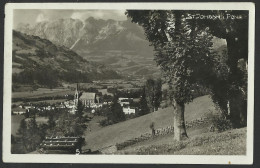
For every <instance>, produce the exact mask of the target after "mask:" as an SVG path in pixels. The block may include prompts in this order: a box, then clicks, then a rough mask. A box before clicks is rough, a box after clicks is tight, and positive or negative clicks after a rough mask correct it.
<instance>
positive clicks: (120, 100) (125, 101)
mask: <svg viewBox="0 0 260 168" xmlns="http://www.w3.org/2000/svg"><path fill="white" fill-rule="evenodd" d="M132 101H133V98H124V97H120V98H118V103H119V104H120V105H121V106H122V107H123V106H125V105H129V104H130V102H132Z"/></svg>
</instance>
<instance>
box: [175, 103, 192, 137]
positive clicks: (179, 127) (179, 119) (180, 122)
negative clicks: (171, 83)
mask: <svg viewBox="0 0 260 168" xmlns="http://www.w3.org/2000/svg"><path fill="white" fill-rule="evenodd" d="M184 107H185V105H184V103H183V102H181V103H177V102H176V101H174V121H173V122H174V123H173V124H174V140H177V141H180V140H182V139H184V138H188V136H187V133H186V127H185V121H184V110H185V108H184Z"/></svg>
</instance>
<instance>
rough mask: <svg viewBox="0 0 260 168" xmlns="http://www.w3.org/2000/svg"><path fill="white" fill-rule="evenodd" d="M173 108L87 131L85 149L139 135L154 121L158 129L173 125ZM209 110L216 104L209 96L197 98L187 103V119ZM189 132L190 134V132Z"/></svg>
mask: <svg viewBox="0 0 260 168" xmlns="http://www.w3.org/2000/svg"><path fill="white" fill-rule="evenodd" d="M172 110H173V108H172V107H169V108H165V109H160V110H158V111H156V112H153V113H150V114H147V115H144V116H141V117H138V118H135V119H131V120H127V121H125V122H121V123H118V124H114V125H111V126H107V127H104V128H102V129H99V130H97V131H92V132H87V133H86V134H85V139H86V146H84V147H83V150H84V149H91V150H98V149H101V148H104V147H107V146H110V145H115V144H116V143H121V142H124V141H126V140H129V139H132V138H135V137H139V136H141V135H142V134H145V133H147V132H150V131H151V130H150V128H149V125H150V124H151V123H152V122H154V123H155V128H156V129H158V128H165V127H167V126H170V125H173V111H172ZM209 110H211V111H214V105H213V102H212V100H211V99H210V98H209V96H202V97H199V98H196V99H194V101H193V102H192V103H190V104H187V105H186V110H185V120H186V121H191V120H195V119H198V118H201V117H205V116H206V115H207V114H208V113H209ZM204 129H208V128H204ZM188 134H190V132H188Z"/></svg>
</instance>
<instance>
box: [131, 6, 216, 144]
mask: <svg viewBox="0 0 260 168" xmlns="http://www.w3.org/2000/svg"><path fill="white" fill-rule="evenodd" d="M127 15H128V16H129V17H131V18H132V21H133V22H136V23H138V24H139V25H141V26H143V27H144V30H145V34H146V36H147V39H148V40H149V41H150V42H151V44H152V45H153V46H154V48H155V51H156V55H155V60H156V62H157V63H158V65H160V67H161V69H162V70H163V71H164V72H165V74H166V76H167V81H168V84H169V86H170V88H171V93H172V96H171V98H172V101H173V105H174V132H175V134H174V138H175V139H176V140H181V139H182V138H184V137H187V133H186V128H185V122H184V110H185V103H188V102H190V101H192V100H193V97H192V86H193V85H194V84H197V83H202V84H204V83H206V82H207V81H208V80H210V79H212V70H211V69H212V60H213V59H212V57H213V55H214V54H213V53H212V52H211V50H210V48H211V47H212V42H211V40H212V36H211V35H210V34H209V32H208V29H203V30H201V29H200V30H199V29H197V28H196V24H195V23H189V22H187V21H186V20H185V18H184V17H183V12H182V11H177V10H176V11H154V10H152V11H127Z"/></svg>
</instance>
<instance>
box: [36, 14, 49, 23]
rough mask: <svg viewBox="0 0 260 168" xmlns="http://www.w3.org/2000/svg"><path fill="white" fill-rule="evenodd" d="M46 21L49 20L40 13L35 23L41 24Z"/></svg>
mask: <svg viewBox="0 0 260 168" xmlns="http://www.w3.org/2000/svg"><path fill="white" fill-rule="evenodd" d="M48 20H49V19H48V18H47V17H46V16H45V15H44V14H43V13H40V14H39V15H38V16H37V18H36V22H43V21H48Z"/></svg>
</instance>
